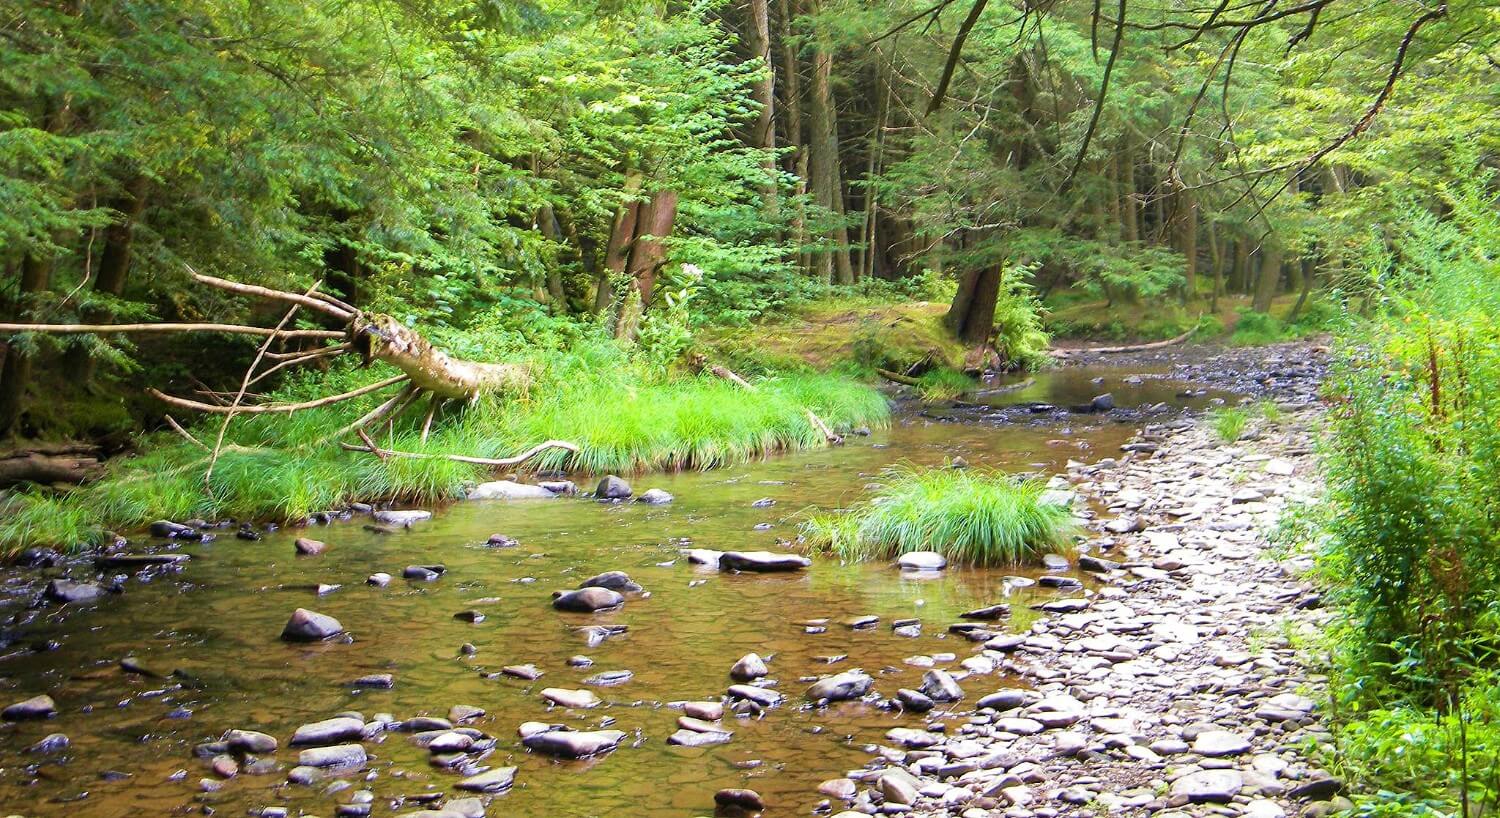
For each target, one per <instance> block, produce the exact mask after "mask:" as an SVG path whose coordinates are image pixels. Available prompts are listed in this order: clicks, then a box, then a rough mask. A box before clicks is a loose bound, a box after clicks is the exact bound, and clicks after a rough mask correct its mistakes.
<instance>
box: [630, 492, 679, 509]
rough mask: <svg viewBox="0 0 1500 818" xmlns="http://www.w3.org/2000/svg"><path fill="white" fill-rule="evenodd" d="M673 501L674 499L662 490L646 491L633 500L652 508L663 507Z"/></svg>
mask: <svg viewBox="0 0 1500 818" xmlns="http://www.w3.org/2000/svg"><path fill="white" fill-rule="evenodd" d="M674 499H676V498H674V497H673V496H672V495H671V494H669V493H667V492H666V491H664V490H662V489H647V490H645V491H643V492H641V496H639V497H637V498H635V501H636V502H637V503H645V504H647V505H652V506H664V505H666V504H667V503H670V502H672V501H673V500H674Z"/></svg>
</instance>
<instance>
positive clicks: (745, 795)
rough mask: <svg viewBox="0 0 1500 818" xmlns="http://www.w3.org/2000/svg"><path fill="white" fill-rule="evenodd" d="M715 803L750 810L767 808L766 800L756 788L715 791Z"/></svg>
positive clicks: (757, 810)
mask: <svg viewBox="0 0 1500 818" xmlns="http://www.w3.org/2000/svg"><path fill="white" fill-rule="evenodd" d="M714 803H715V804H718V805H719V806H721V807H731V808H737V809H742V810H749V811H750V812H761V811H763V810H764V809H765V808H766V800H765V799H764V798H761V797H760V793H758V792H756V791H755V790H746V789H738V788H734V789H723V790H719V791H718V792H716V793H714Z"/></svg>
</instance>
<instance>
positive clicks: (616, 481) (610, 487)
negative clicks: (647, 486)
mask: <svg viewBox="0 0 1500 818" xmlns="http://www.w3.org/2000/svg"><path fill="white" fill-rule="evenodd" d="M632 493H633V492H632V491H631V490H630V484H629V483H627V482H625V481H624V480H622V479H620V478H619V477H617V476H615V475H613V474H611V475H606V476H605V477H604V479H602V480H600V481H599V485H597V486H595V487H594V496H595V497H598V498H599V499H601V500H627V499H629V498H630V495H631V494H632Z"/></svg>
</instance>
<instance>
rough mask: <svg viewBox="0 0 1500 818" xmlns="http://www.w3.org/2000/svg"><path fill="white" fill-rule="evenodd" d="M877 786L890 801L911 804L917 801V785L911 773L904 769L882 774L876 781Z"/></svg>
mask: <svg viewBox="0 0 1500 818" xmlns="http://www.w3.org/2000/svg"><path fill="white" fill-rule="evenodd" d="M876 787H877V788H879V790H880V794H881V795H883V796H885V800H886V801H887V802H889V803H892V804H905V805H908V806H910V805H911V804H915V803H916V802H917V786H916V784H915V783H914V782H913V781H912V778H911V775H910V774H909V773H906V772H905V771H904V770H903V771H896V770H892V771H890V772H887V773H884V774H882V775H881V776H880V778H879V779H878V780H877V781H876Z"/></svg>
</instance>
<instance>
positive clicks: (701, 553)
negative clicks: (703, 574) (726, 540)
mask: <svg viewBox="0 0 1500 818" xmlns="http://www.w3.org/2000/svg"><path fill="white" fill-rule="evenodd" d="M723 556H724V552H723V551H715V550H713V549H712V548H689V549H688V552H687V558H688V562H690V563H692V564H694V565H712V566H714V567H715V568H717V567H719V560H720V559H721V558H722V557H723Z"/></svg>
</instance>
